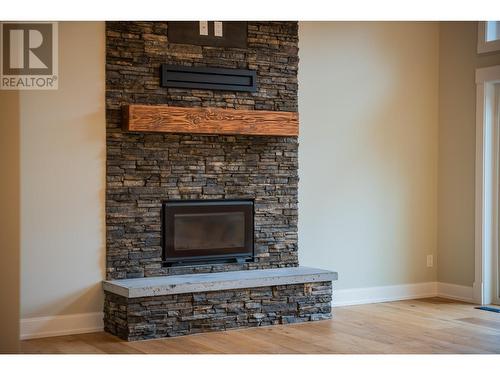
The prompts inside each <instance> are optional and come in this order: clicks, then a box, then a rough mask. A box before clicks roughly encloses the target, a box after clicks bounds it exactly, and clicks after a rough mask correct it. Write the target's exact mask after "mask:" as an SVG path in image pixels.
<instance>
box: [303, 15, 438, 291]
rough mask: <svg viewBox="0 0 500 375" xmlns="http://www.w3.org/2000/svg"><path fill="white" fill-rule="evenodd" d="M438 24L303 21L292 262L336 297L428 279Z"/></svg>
mask: <svg viewBox="0 0 500 375" xmlns="http://www.w3.org/2000/svg"><path fill="white" fill-rule="evenodd" d="M438 27H439V26H438V24H437V23H412V22H409V23H384V22H370V23H348V22H323V23H321V22H301V23H300V27H299V47H300V52H299V56H300V66H299V112H300V132H301V133H300V147H299V174H300V185H299V256H300V263H301V265H308V266H317V267H321V268H328V269H331V270H335V271H338V272H339V280H338V282H337V283H336V286H337V288H340V289H345V288H361V287H375V286H384V285H392V284H407V283H419V282H428V281H435V280H436V267H433V268H427V267H426V256H427V254H432V255H434V257H436V250H437V249H436V247H437V233H436V227H437V152H438V38H439V30H438Z"/></svg>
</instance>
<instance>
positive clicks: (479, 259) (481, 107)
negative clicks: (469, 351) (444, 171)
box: [473, 66, 500, 304]
mask: <svg viewBox="0 0 500 375" xmlns="http://www.w3.org/2000/svg"><path fill="white" fill-rule="evenodd" d="M498 83H500V66H492V67H487V68H480V69H476V213H475V214H476V226H475V266H474V274H475V277H474V286H473V288H474V302H476V303H480V304H490V303H492V302H495V299H497V300H498V292H497V285H495V284H498V282H496V283H494V282H493V280H494V279H495V280H498V275H497V274H495V273H494V272H496V273H498V267H495V266H494V264H495V263H498V262H497V254H498V232H499V230H498V211H499V210H498V203H499V202H498V195H499V194H498V192H499V176H498V174H499V173H498V156H499V143H500V142H499V141H498V140H499V137H500V129H499V122H498V118H497V114H496V113H495V110H496V109H497V106H496V103H495V98H496V94H495V84H498ZM497 302H498V301H497Z"/></svg>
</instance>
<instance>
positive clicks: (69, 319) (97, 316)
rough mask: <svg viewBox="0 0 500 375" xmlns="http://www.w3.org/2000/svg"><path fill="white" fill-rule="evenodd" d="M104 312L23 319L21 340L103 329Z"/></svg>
mask: <svg viewBox="0 0 500 375" xmlns="http://www.w3.org/2000/svg"><path fill="white" fill-rule="evenodd" d="M102 319H103V314H102V312H96V313H87V314H71V315H55V316H43V317H39V318H28V319H21V340H26V339H34V338H40V337H51V336H63V335H73V334H77V333H89V332H98V331H102V330H103V326H104V324H103V320H102Z"/></svg>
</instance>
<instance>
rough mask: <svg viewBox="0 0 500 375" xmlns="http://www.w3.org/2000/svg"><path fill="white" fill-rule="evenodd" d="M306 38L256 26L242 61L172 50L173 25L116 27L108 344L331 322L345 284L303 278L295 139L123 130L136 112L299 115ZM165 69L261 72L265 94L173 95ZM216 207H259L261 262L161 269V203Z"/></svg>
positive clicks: (226, 54) (109, 87)
mask: <svg viewBox="0 0 500 375" xmlns="http://www.w3.org/2000/svg"><path fill="white" fill-rule="evenodd" d="M297 27H298V25H297V22H248V39H247V41H248V46H247V48H245V49H237V48H216V47H201V46H195V45H185V44H182V45H181V44H172V43H169V41H168V38H167V28H168V23H167V22H108V23H107V24H106V118H107V121H106V122H107V132H106V134H107V138H106V139H107V141H106V145H107V147H106V150H107V151H106V153H107V173H106V178H107V185H106V234H107V240H106V264H107V268H106V279H107V281H105V282H104V283H103V287H104V290H105V302H104V327H105V330H106V331H107V332H110V333H112V334H114V335H117V336H119V337H122V338H123V339H126V340H140V339H147V338H159V337H166V336H178V335H185V334H191V333H198V332H206V331H216V330H224V329H230V328H236V327H250V326H260V325H269V324H284V323H293V322H305V321H313V320H321V319H328V318H330V317H331V298H332V296H331V294H332V284H331V280H334V279H336V277H337V276H336V273H334V272H329V271H324V270H316V269H310V268H306V267H298V254H297V251H298V248H297V247H298V246H297V219H298V216H297V188H298V165H297V159H298V142H297V138H296V137H276V136H244V135H239V136H222V135H208V136H207V135H204V136H200V135H192V134H166V133H132V132H125V131H123V130H122V127H121V123H122V107H123V106H125V105H129V104H166V105H171V106H178V107H219V108H233V109H250V110H256V111H258V110H268V111H287V112H297V68H298V47H297V43H298V35H297V31H298V30H297ZM163 63H168V64H172V65H186V66H207V67H216V68H243V69H254V70H256V71H257V87H258V90H257V92H233V91H217V90H195V89H177V88H163V87H161V86H160V64H163ZM206 199H240V200H243V199H252V200H254V227H255V231H254V253H255V261H254V262H250V263H243V264H237V263H225V264H224V263H222V264H207V265H190V266H177V267H165V266H163V265H162V247H161V238H162V233H161V229H162V224H161V209H162V202H163V201H165V200H206ZM224 271H236V272H224ZM237 271H241V272H237ZM198 274H201V275H198ZM176 275H181V276H176ZM152 276H160V277H152Z"/></svg>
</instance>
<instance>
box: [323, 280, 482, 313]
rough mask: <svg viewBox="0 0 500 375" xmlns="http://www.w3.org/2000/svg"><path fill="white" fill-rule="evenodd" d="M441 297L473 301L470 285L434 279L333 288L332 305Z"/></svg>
mask: <svg viewBox="0 0 500 375" xmlns="http://www.w3.org/2000/svg"><path fill="white" fill-rule="evenodd" d="M430 297H442V298H448V299H453V300H457V301H462V302H468V303H474V298H473V297H474V293H473V288H472V287H471V286H463V285H456V284H447V283H440V282H436V281H431V282H426V283H416V284H400V285H388V286H380V287H370V288H352V289H338V290H337V289H335V288H334V289H333V300H332V305H333V306H334V307H336V306H351V305H364V304H368V303H380V302H393V301H402V300H407V299H418V298H430Z"/></svg>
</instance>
